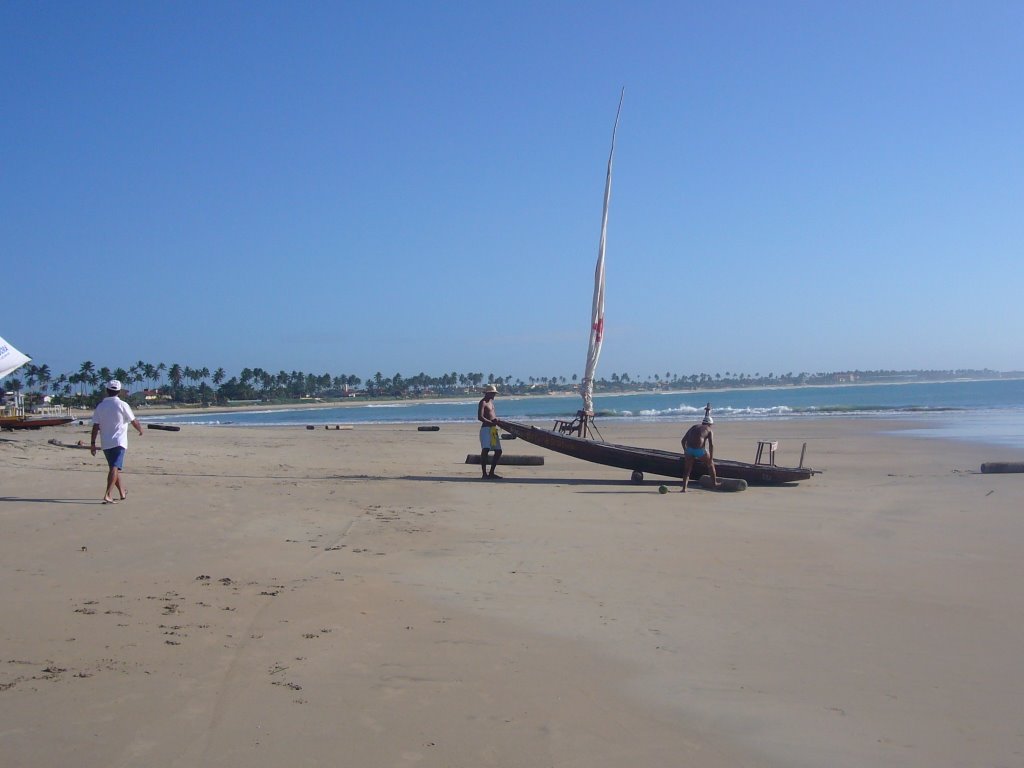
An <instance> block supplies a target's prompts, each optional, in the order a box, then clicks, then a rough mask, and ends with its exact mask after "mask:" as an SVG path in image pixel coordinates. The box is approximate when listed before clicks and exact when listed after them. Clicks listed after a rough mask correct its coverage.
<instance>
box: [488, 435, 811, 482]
mask: <svg viewBox="0 0 1024 768" xmlns="http://www.w3.org/2000/svg"><path fill="white" fill-rule="evenodd" d="M498 426H500V427H501V428H502V429H504V430H506V431H507V432H508V433H509V434H510V435H514V436H515V437H517V438H520V439H521V440H525V441H526V442H528V443H532V444H533V445H537V446H540V447H541V448H547V449H548V450H551V451H556V452H557V453H563V454H565V455H566V456H572V457H574V458H577V459H582V460H583V461H590V462H593V463H595V464H603V465H605V466H608V467H619V468H620V469H628V470H632V471H633V472H646V473H649V474H652V475H663V476H665V477H678V478H680V479H681V478H682V477H683V454H681V453H673V452H672V451H660V450H656V449H652V448H636V447H633V446H628V445H616V444H614V443H602V442H598V441H596V440H586V439H584V438H580V437H574V436H572V435H564V434H560V433H558V432H551V431H548V430H546V429H540V428H539V427H534V426H530V425H528V424H519V423H518V422H515V421H506V420H504V419H498ZM715 470H716V472H717V474H718V476H719V477H732V478H737V479H740V480H746V481H747V482H748V483H750V484H752V485H779V484H781V483H796V482H799V481H801V480H809V479H810V478H811V476H812V475H813V474H814V470H813V469H809V468H806V467H776V466H772V465H770V464H748V463H746V462H743V461H730V460H728V459H715ZM704 473H705V469H704V465H703V464H702V463H700V462H694V466H693V470H692V471H691V472H690V477H691V479H694V480H696V479H699V477H700V475H702V474H704Z"/></svg>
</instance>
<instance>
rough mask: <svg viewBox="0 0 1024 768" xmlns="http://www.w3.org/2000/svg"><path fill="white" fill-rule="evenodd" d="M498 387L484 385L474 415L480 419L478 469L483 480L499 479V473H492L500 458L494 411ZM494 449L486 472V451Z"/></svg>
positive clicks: (496, 421)
mask: <svg viewBox="0 0 1024 768" xmlns="http://www.w3.org/2000/svg"><path fill="white" fill-rule="evenodd" d="M497 394H498V388H497V387H496V386H494V385H493V384H488V385H487V386H486V387H484V396H483V399H482V400H481V401H480V403H479V405H477V407H476V417H477V419H478V420H479V421H480V470H481V471H482V472H483V479H484V480H501V475H496V474H494V468H495V467H496V466H497V465H498V459H500V458H501V438H500V437H499V436H498V414H497V413H495V411H494V396H495V395H497ZM488 451H494V458H493V459H491V472H490V474H488V473H487V453H488Z"/></svg>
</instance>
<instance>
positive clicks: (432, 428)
mask: <svg viewBox="0 0 1024 768" xmlns="http://www.w3.org/2000/svg"><path fill="white" fill-rule="evenodd" d="M439 429H441V428H440V427H438V426H429V427H416V430H417V431H418V432H437V431H438V430H439Z"/></svg>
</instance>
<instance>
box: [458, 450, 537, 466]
mask: <svg viewBox="0 0 1024 768" xmlns="http://www.w3.org/2000/svg"><path fill="white" fill-rule="evenodd" d="M492 458H493V457H492V456H488V457H487V462H488V463H490V462H491V459H492ZM466 463H467V464H479V463H480V454H479V453H471V454H469V455H468V456H466ZM498 463H499V464H515V465H518V466H526V467H540V466H543V464H544V457H543V456H514V455H511V454H508V453H503V454H501V458H499V459H498Z"/></svg>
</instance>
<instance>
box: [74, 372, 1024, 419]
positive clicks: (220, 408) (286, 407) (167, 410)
mask: <svg viewBox="0 0 1024 768" xmlns="http://www.w3.org/2000/svg"><path fill="white" fill-rule="evenodd" d="M1020 380H1024V377H1008V378H1000V379H986V378H958V379H945V380H936V381H928V382H921V381H885V382H878V381H872V382H864V383H860V382H850V383H843V384H781V385H775V386H771V385H759V386H751V387H715V388H713V389H665V390H649V389H631V390H625V391H619V392H601V393H595V397H628V396H630V395H713V394H716V393H724V392H759V391H760V392H768V391H773V390H795V389H838V388H841V387H865V388H867V387H888V386H902V385H911V384H954V383H966V382H982V381H1020ZM479 394H480V393H478V392H472V393H470V392H467V393H466V394H465V395H462V396H445V397H425V398H409V397H406V398H380V399H372V400H368V399H357V398H339V399H337V400H314V401H310V402H298V403H296V402H288V403H265V402H260V403H246V404H244V405H243V404H239V405H234V406H231V405H209V406H201V405H186V406H176V405H146V406H139V407H137V408H135V411H136V415H137V416H142V417H151V416H156V415H160V414H165V415H182V416H188V415H192V414H196V413H209V414H223V413H254V412H265V411H302V410H309V411H315V410H322V409H325V408H359V407H365V406H367V405H380V406H388V405H396V404H410V403H415V404H433V403H461V402H466V401H467V400H469V401H472V400H475V399H476V398H477V397H478V396H479ZM578 396H579V392H576V391H573V390H568V391H566V390H563V391H555V392H545V393H543V394H540V393H537V394H515V395H504V396H502V395H501V394H500V393H499V398H500V399H505V400H525V399H529V398H533V397H549V398H551V397H578ZM78 410H82V409H78ZM85 412H86V413H87V414H91V413H92V411H91V410H87V411H85ZM76 418H81V417H79V416H76Z"/></svg>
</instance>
